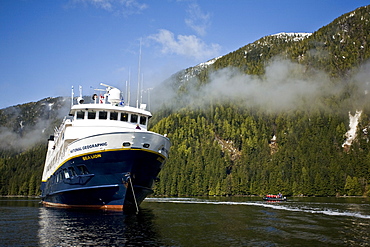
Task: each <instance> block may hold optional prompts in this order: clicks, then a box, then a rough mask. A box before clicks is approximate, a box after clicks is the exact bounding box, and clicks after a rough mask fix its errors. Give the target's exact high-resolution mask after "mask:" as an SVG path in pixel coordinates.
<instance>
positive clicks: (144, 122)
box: [140, 116, 146, 125]
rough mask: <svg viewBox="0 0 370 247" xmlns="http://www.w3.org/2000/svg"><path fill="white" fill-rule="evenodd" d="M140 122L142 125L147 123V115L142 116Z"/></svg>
mask: <svg viewBox="0 0 370 247" xmlns="http://www.w3.org/2000/svg"><path fill="white" fill-rule="evenodd" d="M140 124H141V125H146V117H144V116H140Z"/></svg>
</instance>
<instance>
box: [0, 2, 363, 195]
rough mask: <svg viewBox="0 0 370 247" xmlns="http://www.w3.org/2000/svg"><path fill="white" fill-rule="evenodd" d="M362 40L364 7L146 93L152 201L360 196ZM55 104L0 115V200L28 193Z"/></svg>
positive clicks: (55, 115)
mask: <svg viewBox="0 0 370 247" xmlns="http://www.w3.org/2000/svg"><path fill="white" fill-rule="evenodd" d="M369 32H370V9H369V6H366V7H362V8H359V9H356V10H355V11H353V12H351V13H347V14H345V15H343V16H341V17H339V18H337V19H335V20H334V21H333V22H332V23H330V24H329V25H327V26H325V27H322V28H321V29H319V30H318V31H317V32H315V33H313V34H286V33H282V34H277V35H271V36H266V37H263V38H261V39H259V40H257V41H255V42H254V43H251V44H248V45H246V46H244V47H242V48H240V49H238V50H236V51H234V52H231V53H230V54H227V55H225V56H222V57H219V58H216V59H214V60H212V62H209V63H205V64H202V65H198V66H195V67H192V68H188V69H185V70H183V71H180V72H178V73H177V74H175V75H173V76H172V77H171V78H169V79H168V80H167V81H165V82H164V83H163V85H162V86H160V87H157V88H156V89H154V90H153V93H152V95H153V96H152V105H151V109H154V112H153V113H154V115H153V118H152V119H151V126H150V127H151V130H152V131H154V132H158V133H161V134H165V133H166V134H168V137H169V138H170V139H171V142H172V147H171V150H170V159H169V160H168V162H167V163H166V164H165V166H164V167H163V169H162V171H161V172H160V181H159V182H158V183H157V184H156V187H155V194H156V195H167V196H204V195H210V196H211V195H222V196H226V195H263V194H266V193H278V192H281V193H283V194H285V195H296V196H297V195H303V196H336V195H351V196H352V195H356V196H357V195H358V196H360V195H367V196H368V195H369V193H370V188H369V181H370V144H369V136H368V135H369V130H370V118H369V116H370V104H369V103H370V102H369V99H370V98H369V97H370V96H369V95H368V91H369V89H370V88H369V87H370V79H369V78H370V72H369V71H370V63H369V58H370V49H369V44H370V34H369ZM156 95H157V96H158V98H156V97H155V96H156ZM62 102H63V100H62V98H59V99H45V100H43V101H40V102H37V103H29V104H25V105H21V106H16V107H12V108H6V109H3V110H0V125H1V126H2V127H0V136H1V137H2V141H3V144H4V145H2V146H1V152H0V194H1V195H38V194H39V184H40V180H41V173H42V169H43V163H44V159H45V157H44V156H45V153H46V138H47V136H48V135H50V134H52V130H53V128H54V126H58V125H59V121H60V120H61V115H60V114H59V112H64V114H67V113H68V111H67V110H65V108H63V107H64V105H65V104H63V103H62ZM67 105H68V104H67ZM154 106H155V108H154ZM60 110H61V111H60ZM356 112H358V114H357V115H356ZM351 117H352V118H351ZM353 118H356V120H357V121H358V122H356V124H355V126H352V125H353V123H352V122H351V121H350V120H351V119H353ZM40 119H41V120H42V121H39V120H40ZM21 123H22V124H21ZM351 123H352V125H351ZM26 130H27V131H26ZM349 130H352V132H351V134H348V133H349ZM28 133H34V134H32V135H28ZM35 133H39V134H35ZM31 136H37V137H38V138H37V139H36V140H32V142H29V143H26V144H25V145H17V143H18V142H21V141H22V140H23V139H28V140H29V139H30V138H28V137H31ZM25 137H27V138H25ZM40 137H42V138H41V139H40ZM43 139H45V141H42V140H43ZM31 143H36V144H33V145H31ZM9 147H11V148H9ZM14 147H22V148H20V149H14ZM27 147H28V148H27Z"/></svg>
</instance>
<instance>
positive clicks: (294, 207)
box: [145, 198, 370, 219]
mask: <svg viewBox="0 0 370 247" xmlns="http://www.w3.org/2000/svg"><path fill="white" fill-rule="evenodd" d="M145 201H146V202H160V203H164V202H165V203H183V204H186V203H189V204H213V205H245V206H259V207H265V208H271V209H276V210H285V211H292V212H303V213H310V214H324V215H329V216H345V217H355V218H361V219H370V215H367V214H362V213H359V212H355V211H349V210H341V209H336V208H329V207H330V204H325V206H323V204H322V203H299V202H283V203H280V202H278V203H269V202H259V201H249V202H228V201H212V200H207V199H197V198H146V199H145Z"/></svg>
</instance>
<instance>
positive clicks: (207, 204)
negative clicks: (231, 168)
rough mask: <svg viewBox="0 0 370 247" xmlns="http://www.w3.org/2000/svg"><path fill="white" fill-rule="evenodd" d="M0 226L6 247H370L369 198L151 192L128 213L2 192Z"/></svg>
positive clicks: (0, 243) (0, 242)
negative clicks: (60, 205)
mask: <svg viewBox="0 0 370 247" xmlns="http://www.w3.org/2000/svg"><path fill="white" fill-rule="evenodd" d="M0 229H1V236H0V245H2V246H370V201H369V199H361V198H293V199H291V200H289V201H288V202H280V203H267V202H263V201H261V200H260V198H213V197H212V198H197V199H195V198H149V199H147V200H145V201H144V202H143V204H142V205H141V210H140V212H139V213H138V214H137V215H136V214H131V215H125V214H123V213H121V212H100V211H76V210H66V209H55V208H45V207H43V206H40V204H39V201H38V200H37V199H14V198H0Z"/></svg>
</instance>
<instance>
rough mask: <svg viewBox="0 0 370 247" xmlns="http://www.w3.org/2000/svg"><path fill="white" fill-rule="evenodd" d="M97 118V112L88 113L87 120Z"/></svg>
mask: <svg viewBox="0 0 370 247" xmlns="http://www.w3.org/2000/svg"><path fill="white" fill-rule="evenodd" d="M95 118H96V112H95V111H89V112H88V113H87V119H95Z"/></svg>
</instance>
